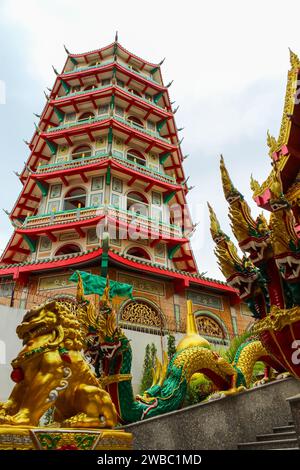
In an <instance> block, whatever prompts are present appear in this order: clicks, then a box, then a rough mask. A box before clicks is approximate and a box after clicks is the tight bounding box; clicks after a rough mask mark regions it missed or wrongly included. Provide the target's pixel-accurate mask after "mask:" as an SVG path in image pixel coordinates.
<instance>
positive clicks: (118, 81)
mask: <svg viewBox="0 0 300 470" xmlns="http://www.w3.org/2000/svg"><path fill="white" fill-rule="evenodd" d="M117 85H118V86H120V87H121V88H124V86H125V83H124V82H123V80H120V79H119V78H117Z"/></svg>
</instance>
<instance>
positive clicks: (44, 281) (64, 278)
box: [38, 274, 74, 290]
mask: <svg viewBox="0 0 300 470" xmlns="http://www.w3.org/2000/svg"><path fill="white" fill-rule="evenodd" d="M69 277H70V274H62V275H58V276H51V277H41V278H40V279H39V286H38V290H54V289H61V288H66V287H74V283H73V282H71V281H69Z"/></svg>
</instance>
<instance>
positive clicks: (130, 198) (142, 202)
mask: <svg viewBox="0 0 300 470" xmlns="http://www.w3.org/2000/svg"><path fill="white" fill-rule="evenodd" d="M127 210H128V211H130V212H132V213H134V214H135V215H143V216H145V217H148V215H149V206H148V201H147V199H146V198H145V197H144V196H143V194H141V193H138V192H136V191H130V192H129V193H128V194H127Z"/></svg>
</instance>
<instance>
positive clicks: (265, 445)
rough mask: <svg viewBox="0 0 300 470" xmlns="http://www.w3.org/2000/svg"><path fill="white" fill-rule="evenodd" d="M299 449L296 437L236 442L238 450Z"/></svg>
mask: <svg viewBox="0 0 300 470" xmlns="http://www.w3.org/2000/svg"><path fill="white" fill-rule="evenodd" d="M287 448H289V449H292V448H294V449H299V447H298V440H297V438H290V439H274V440H273V441H256V442H244V443H242V444H238V449H239V450H248V449H253V450H260V449H261V450H267V449H280V450H281V449H287Z"/></svg>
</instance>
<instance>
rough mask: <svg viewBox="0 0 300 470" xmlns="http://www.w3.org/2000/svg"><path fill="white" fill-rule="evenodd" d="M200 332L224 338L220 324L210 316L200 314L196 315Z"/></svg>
mask: <svg viewBox="0 0 300 470" xmlns="http://www.w3.org/2000/svg"><path fill="white" fill-rule="evenodd" d="M196 322H197V326H198V331H199V334H202V335H206V336H214V337H217V338H224V337H225V335H224V332H223V330H222V328H221V327H220V325H219V324H218V323H217V322H216V321H215V320H213V319H212V318H210V317H206V316H205V315H200V316H198V317H196Z"/></svg>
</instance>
